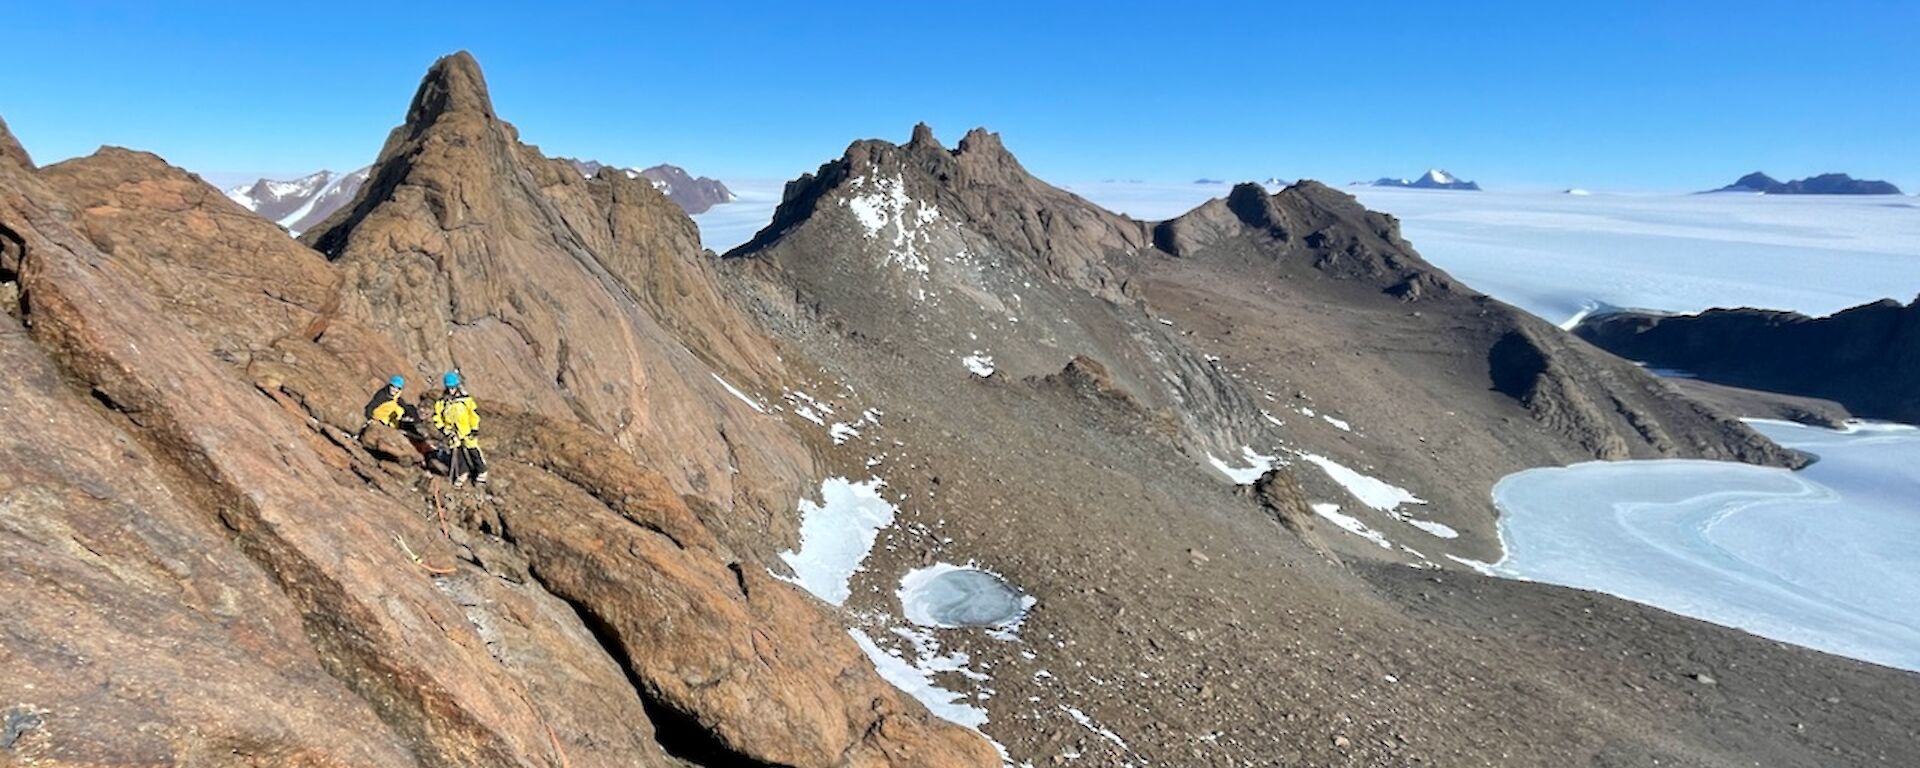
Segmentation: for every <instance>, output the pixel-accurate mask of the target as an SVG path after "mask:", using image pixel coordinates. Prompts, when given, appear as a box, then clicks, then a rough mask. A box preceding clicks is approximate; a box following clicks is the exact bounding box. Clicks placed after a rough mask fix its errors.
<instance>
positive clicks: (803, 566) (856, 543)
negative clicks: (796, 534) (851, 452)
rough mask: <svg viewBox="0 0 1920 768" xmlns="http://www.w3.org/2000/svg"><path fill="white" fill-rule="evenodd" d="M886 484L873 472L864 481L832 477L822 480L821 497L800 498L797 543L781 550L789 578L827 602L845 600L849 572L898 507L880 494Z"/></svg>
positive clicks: (854, 570)
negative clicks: (796, 548) (790, 571)
mask: <svg viewBox="0 0 1920 768" xmlns="http://www.w3.org/2000/svg"><path fill="white" fill-rule="evenodd" d="M885 486H886V483H885V482H884V481H882V480H880V478H877V477H876V478H870V479H868V480H867V481H866V482H864V483H855V482H852V481H849V480H847V479H846V478H844V477H830V478H827V479H826V480H825V481H823V482H821V483H820V498H821V503H818V504H816V503H814V502H813V501H812V500H811V499H801V500H800V549H799V551H792V550H789V551H786V552H781V553H780V559H781V560H784V561H786V563H787V567H788V568H791V569H793V577H792V578H791V579H788V580H789V581H792V582H793V583H795V584H798V585H800V587H801V588H802V589H805V590H807V591H808V592H811V593H813V595H814V596H815V597H818V598H820V599H821V600H825V601H827V602H828V603H832V604H833V605H843V604H845V603H846V601H847V598H848V597H850V596H851V595H852V589H851V587H849V583H850V582H852V580H853V575H854V574H855V573H858V572H860V565H861V563H863V562H865V561H866V559H867V554H868V553H869V552H872V551H873V542H874V540H875V539H876V538H878V537H879V535H880V529H882V528H885V527H887V526H889V525H892V524H893V518H894V514H895V513H896V512H898V511H899V509H898V508H897V507H895V506H894V505H893V504H892V503H891V502H888V501H887V500H886V499H885V498H882V497H881V496H880V489H881V488H882V487H885Z"/></svg>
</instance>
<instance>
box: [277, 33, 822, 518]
mask: <svg viewBox="0 0 1920 768" xmlns="http://www.w3.org/2000/svg"><path fill="white" fill-rule="evenodd" d="M303 240H304V241H305V242H307V243H310V244H312V245H313V246H314V247H315V248H317V249H318V250H319V251H321V252H322V253H324V254H326V255H327V257H328V258H329V259H331V260H332V261H333V262H334V266H335V269H336V270H337V271H338V272H339V273H340V274H341V276H342V277H343V279H344V281H345V282H344V285H343V286H342V290H341V293H340V301H339V312H340V313H341V314H342V315H344V316H347V317H352V318H355V319H357V320H360V321H362V323H363V324H364V325H367V326H368V327H372V328H377V329H381V330H382V331H384V332H385V333H386V334H387V335H388V337H389V339H390V340H391V342H392V343H393V345H394V347H395V348H396V349H398V350H399V351H400V352H401V353H402V354H403V355H404V356H405V357H406V358H407V359H408V360H412V361H417V363H419V364H421V365H422V366H423V367H424V368H425V369H426V370H427V371H439V370H446V369H452V368H459V369H461V370H462V371H464V372H465V373H466V374H467V375H468V377H469V378H470V379H472V380H473V381H476V382H484V384H483V387H484V390H485V391H486V392H489V393H491V395H492V396H493V397H496V398H499V399H502V400H505V401H509V402H514V403H518V404H522V405H523V407H525V408H527V409H528V410H531V411H533V412H535V413H539V414H542V415H545V416H548V417H553V418H568V419H578V420H582V421H584V422H586V423H587V424H590V425H592V426H594V427H595V428H597V429H600V430H602V431H604V432H606V433H608V434H611V435H614V436H615V438H616V439H618V440H619V441H620V443H621V445H622V446H624V447H626V448H627V449H628V450H631V451H634V452H635V453H636V454H637V455H639V456H641V457H642V458H643V459H644V460H646V461H647V463H648V464H649V465H650V466H654V467H658V468H661V469H662V470H663V471H664V472H665V473H666V474H667V476H668V477H669V478H670V479H671V480H672V481H673V483H674V487H675V488H676V489H678V490H680V491H681V492H690V493H696V494H699V495H701V496H703V497H704V498H706V499H708V500H709V501H712V502H714V503H721V504H728V505H731V504H734V503H735V502H736V501H737V502H740V503H741V506H742V507H743V508H747V509H755V510H758V511H757V512H756V514H755V515H753V516H751V518H753V519H755V520H757V522H756V523H755V524H757V525H759V526H762V527H764V526H766V525H769V524H771V523H772V521H774V520H784V519H785V516H786V514H787V513H788V512H789V511H790V510H791V509H792V507H793V501H794V499H796V498H797V497H798V495H799V492H800V490H801V488H802V487H803V486H804V485H805V482H804V481H803V479H802V478H803V477H805V476H806V475H808V474H809V473H810V468H809V464H808V462H809V459H808V457H807V455H806V453H805V452H804V450H802V449H801V448H800V446H799V445H798V444H797V443H796V442H795V441H794V440H793V438H792V437H791V436H790V435H789V434H788V433H786V432H785V431H783V430H781V429H779V428H777V426H775V425H772V424H771V423H770V422H768V421H767V420H765V419H759V418H756V417H755V414H754V413H753V412H752V411H751V410H750V409H748V408H746V407H745V406H743V405H742V404H741V403H740V402H739V401H737V400H735V399H734V398H732V397H730V396H729V395H728V394H727V393H726V391H725V390H724V389H723V388H722V387H720V386H719V385H718V384H717V382H715V381H714V380H713V378H712V376H711V374H710V369H709V368H708V367H707V365H706V364H705V363H704V362H703V361H702V358H703V357H704V358H705V359H706V360H707V361H710V362H713V363H715V364H716V365H719V366H722V367H721V368H720V370H722V371H724V372H726V374H727V375H728V376H730V377H733V379H734V383H736V384H743V385H748V384H751V385H757V384H759V383H760V380H761V379H762V377H769V376H771V374H772V372H775V371H778V370H779V369H780V363H779V361H778V358H777V357H776V356H775V355H774V354H773V353H772V352H771V349H770V348H769V347H768V346H767V344H766V342H765V341H764V340H761V339H759V338H757V337H756V336H755V335H754V333H753V332H752V331H751V330H750V329H749V328H747V327H746V324H745V320H744V318H743V317H741V316H740V315H739V314H738V313H737V312H736V311H734V310H733V309H732V305H731V304H728V303H726V302H723V301H721V300H719V298H718V296H717V294H716V293H715V291H714V288H713V286H712V284H711V281H710V277H709V275H708V272H709V271H710V269H711V267H710V266H709V265H708V264H707V263H706V262H705V260H704V258H703V256H702V253H703V252H702V251H701V249H700V247H699V240H698V233H697V230H696V229H695V227H694V226H693V224H692V223H691V222H690V221H688V220H687V219H686V217H685V216H684V215H683V214H681V213H680V211H679V210H678V209H677V208H675V207H674V205H673V204H672V203H671V202H668V201H667V200H666V198H664V197H662V196H661V195H660V194H659V192H657V191H656V190H654V189H653V187H652V186H651V185H650V184H648V183H647V182H645V181H642V180H635V179H628V178H625V177H624V176H623V175H622V174H618V173H613V172H603V173H601V174H600V175H598V176H596V177H594V178H592V179H584V178H581V177H580V175H579V174H577V173H574V172H573V170H572V169H571V167H570V166H569V165H568V164H567V163H565V162H563V161H558V160H550V159H548V158H546V157H543V156H541V155H540V154H539V151H538V150H537V149H536V148H534V147H530V146H526V145H523V144H521V143H520V142H519V140H518V136H517V133H516V132H515V131H514V129H513V127H512V126H510V125H508V124H507V123H505V122H503V121H501V120H500V119H499V118H498V117H497V116H495V115H494V113H493V106H492V103H491V101H490V100H489V96H488V94H487V90H486V84H485V81H484V80H483V78H482V76H481V73H480V69H479V67H478V65H477V64H475V63H474V61H473V59H472V57H470V56H468V55H466V54H464V53H461V54H455V55H453V56H449V57H446V58H444V59H442V60H440V61H439V62H436V63H435V64H434V66H433V69H432V70H431V71H430V72H428V74H427V76H426V78H425V79H424V80H423V81H422V83H421V85H420V90H419V92H418V93H417V94H416V95H415V97H414V99H413V102H412V105H411V106H410V107H409V108H408V111H407V120H406V123H405V124H404V125H402V126H401V127H399V128H396V129H395V130H394V131H393V133H392V135H391V136H389V137H388V140H387V144H386V146H385V147H384V148H383V149H382V150H381V153H380V159H379V161H377V162H376V163H375V164H374V169H373V176H372V179H371V180H370V181H369V182H368V183H367V184H366V185H365V186H363V187H362V189H361V192H360V195H359V196H357V197H356V198H355V199H354V202H353V203H352V204H350V205H348V206H347V207H345V208H343V209H341V210H340V211H339V212H338V213H336V214H335V215H334V216H333V217H332V218H331V219H329V220H328V221H327V222H325V223H323V224H322V225H320V226H318V227H316V228H315V229H314V231H312V232H310V233H308V234H307V235H306V236H305V237H304V238H303ZM743 480H744V481H745V482H748V483H751V484H750V485H744V486H742V485H739V483H741V482H742V481H743Z"/></svg>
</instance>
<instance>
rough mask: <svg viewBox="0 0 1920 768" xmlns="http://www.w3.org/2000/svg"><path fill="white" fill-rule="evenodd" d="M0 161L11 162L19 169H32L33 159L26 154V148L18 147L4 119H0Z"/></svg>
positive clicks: (17, 141) (18, 144) (18, 141)
mask: <svg viewBox="0 0 1920 768" xmlns="http://www.w3.org/2000/svg"><path fill="white" fill-rule="evenodd" d="M0 159H6V160H12V161H13V162H16V163H19V164H20V167H22V168H26V169H28V170H32V169H33V157H32V156H30V155H28V154H27V148H26V147H22V146H20V140H19V139H15V138H14V137H13V131H11V130H9V129H8V128H7V120H6V118H0Z"/></svg>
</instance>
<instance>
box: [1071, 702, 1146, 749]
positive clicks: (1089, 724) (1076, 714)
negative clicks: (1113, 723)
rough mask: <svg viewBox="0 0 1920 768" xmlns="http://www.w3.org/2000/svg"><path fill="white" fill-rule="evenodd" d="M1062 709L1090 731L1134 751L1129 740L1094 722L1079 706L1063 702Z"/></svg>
mask: <svg viewBox="0 0 1920 768" xmlns="http://www.w3.org/2000/svg"><path fill="white" fill-rule="evenodd" d="M1060 711H1062V712H1065V713H1067V716H1068V717H1071V718H1073V721H1074V722H1076V723H1079V724H1080V727H1082V728H1085V729H1087V730H1089V731H1093V732H1094V733H1095V734H1097V735H1099V736H1100V738H1103V739H1106V740H1107V741H1111V742H1113V743H1114V744H1116V745H1118V746H1119V747H1120V748H1121V749H1124V750H1126V751H1128V752H1132V751H1133V747H1129V746H1127V742H1126V741H1124V740H1122V739H1121V738H1120V735H1119V734H1116V733H1114V732H1113V731H1110V730H1107V729H1106V727H1104V726H1102V725H1100V724H1099V723H1096V722H1094V721H1093V718H1091V717H1087V713H1085V712H1082V711H1080V710H1079V709H1078V708H1076V707H1069V706H1067V705H1065V704H1062V705H1060Z"/></svg>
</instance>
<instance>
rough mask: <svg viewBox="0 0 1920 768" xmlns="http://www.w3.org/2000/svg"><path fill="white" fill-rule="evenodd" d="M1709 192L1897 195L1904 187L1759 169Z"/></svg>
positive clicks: (1830, 175) (1831, 175)
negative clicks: (1785, 177)
mask: <svg viewBox="0 0 1920 768" xmlns="http://www.w3.org/2000/svg"><path fill="white" fill-rule="evenodd" d="M1708 191H1709V192H1754V193H1758V194H1764V195H1897V194H1900V188H1899V187H1896V186H1894V185H1893V184H1890V183H1888V182H1884V181H1869V180H1867V179H1856V178H1854V177H1852V176H1848V175H1846V174H1844V173H1823V174H1820V175H1818V176H1809V177H1807V178H1804V179H1794V180H1792V181H1780V180H1778V179H1775V178H1773V177H1772V176H1768V175H1766V174H1764V173H1761V172H1759V171H1755V172H1753V173H1749V174H1747V175H1745V176H1742V177H1740V178H1739V179H1738V180H1736V181H1734V182H1733V183H1732V184H1728V185H1726V186H1724V187H1721V188H1719V189H1712V190H1708Z"/></svg>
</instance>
